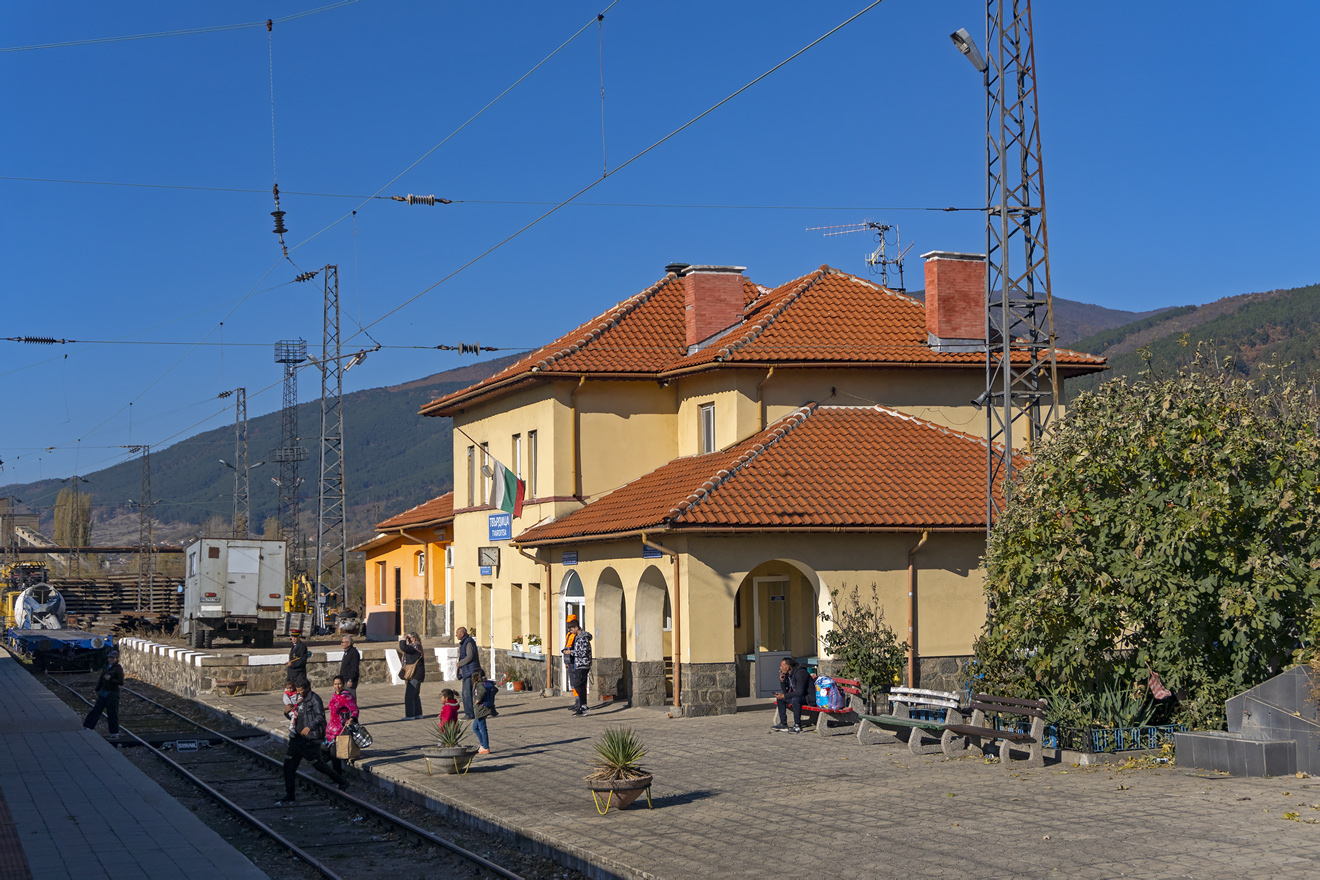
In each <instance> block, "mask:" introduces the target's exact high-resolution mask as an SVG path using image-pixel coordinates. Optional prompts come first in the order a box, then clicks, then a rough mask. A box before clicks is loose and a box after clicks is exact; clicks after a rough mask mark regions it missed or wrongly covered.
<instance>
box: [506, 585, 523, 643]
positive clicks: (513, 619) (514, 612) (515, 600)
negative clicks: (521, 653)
mask: <svg viewBox="0 0 1320 880" xmlns="http://www.w3.org/2000/svg"><path fill="white" fill-rule="evenodd" d="M522 612H523V587H522V584H510V585H509V617H510V621H509V622H510V623H512V624H513V626H512V627H511V628H510V632H512V633H513V641H515V642H521V641H522V640H523V631H522V624H523V616H522Z"/></svg>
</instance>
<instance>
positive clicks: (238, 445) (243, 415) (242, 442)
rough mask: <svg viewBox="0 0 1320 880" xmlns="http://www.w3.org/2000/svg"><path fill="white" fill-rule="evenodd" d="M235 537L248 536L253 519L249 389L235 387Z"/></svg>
mask: <svg viewBox="0 0 1320 880" xmlns="http://www.w3.org/2000/svg"><path fill="white" fill-rule="evenodd" d="M234 395H235V397H234V537H235V538H246V537H247V536H248V524H249V523H250V522H251V521H252V506H251V504H250V503H249V501H248V442H247V389H246V388H235V389H234Z"/></svg>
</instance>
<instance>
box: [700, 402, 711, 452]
mask: <svg viewBox="0 0 1320 880" xmlns="http://www.w3.org/2000/svg"><path fill="white" fill-rule="evenodd" d="M699 430H700V431H701V442H700V448H701V454H702V455H705V454H706V453H707V452H714V451H715V404H713V403H703V404H702V405H701V411H700V416H699Z"/></svg>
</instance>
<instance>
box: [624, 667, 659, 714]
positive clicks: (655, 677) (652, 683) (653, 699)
mask: <svg viewBox="0 0 1320 880" xmlns="http://www.w3.org/2000/svg"><path fill="white" fill-rule="evenodd" d="M628 671H629V673H630V675H629V679H630V681H629V682H628V693H629V694H630V695H631V697H632V704H633V705H634V706H663V705H665V703H666V702H668V701H667V700H666V699H665V661H663V660H633V661H631V662H630V663H629V664H628Z"/></svg>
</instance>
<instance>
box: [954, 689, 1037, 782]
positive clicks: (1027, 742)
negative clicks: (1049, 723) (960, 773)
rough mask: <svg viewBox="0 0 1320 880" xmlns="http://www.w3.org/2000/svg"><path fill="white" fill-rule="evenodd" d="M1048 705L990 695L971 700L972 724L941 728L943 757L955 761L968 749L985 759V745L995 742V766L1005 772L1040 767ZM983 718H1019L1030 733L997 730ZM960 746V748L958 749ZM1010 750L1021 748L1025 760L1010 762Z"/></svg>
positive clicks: (1011, 760)
mask: <svg viewBox="0 0 1320 880" xmlns="http://www.w3.org/2000/svg"><path fill="white" fill-rule="evenodd" d="M1048 706H1049V704H1048V703H1047V702H1046V701H1045V700H1018V699H1015V698H1013V697H996V696H993V695H991V694H974V695H973V696H972V703H971V710H972V721H971V723H970V724H945V725H944V733H943V736H942V737H941V739H940V746H941V747H942V748H943V750H944V754H946V755H948V756H949V757H951V758H954V757H957V756H958V753H959V752H960V751H962V750H963V749H972V750H974V751H977V752H980V753H981V754H982V755H985V754H986V753H987V752H988V751H989V745H990V744H991V743H993V742H994V741H995V740H998V741H999V763H1000V765H1001V766H1003V767H1005V768H1009V767H1012V766H1014V765H1018V766H1027V767H1044V766H1045V754H1044V752H1043V750H1042V742H1043V740H1044V739H1045V709H1046V708H1048ZM987 715H999V716H1020V717H1026V718H1030V719H1031V730H1030V731H1029V732H1027V733H1021V732H1019V731H1016V730H1001V729H999V728H997V727H993V726H991V725H990V724H988V723H987V722H986V716H987ZM958 743H962V747H961V748H959V747H958ZM1014 748H1019V749H1022V748H1025V749H1026V751H1027V757H1026V758H1025V759H1023V760H1014V759H1013V749H1014Z"/></svg>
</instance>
